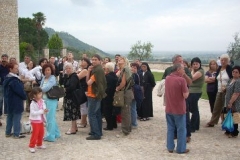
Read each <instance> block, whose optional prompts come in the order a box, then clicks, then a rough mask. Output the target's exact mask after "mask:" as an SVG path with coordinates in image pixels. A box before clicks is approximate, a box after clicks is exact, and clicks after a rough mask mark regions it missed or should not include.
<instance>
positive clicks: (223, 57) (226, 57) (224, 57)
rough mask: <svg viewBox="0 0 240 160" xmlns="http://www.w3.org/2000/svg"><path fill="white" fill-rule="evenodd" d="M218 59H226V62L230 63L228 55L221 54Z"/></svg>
mask: <svg viewBox="0 0 240 160" xmlns="http://www.w3.org/2000/svg"><path fill="white" fill-rule="evenodd" d="M220 59H227V60H228V62H229V61H230V57H229V55H228V54H222V55H221V56H220Z"/></svg>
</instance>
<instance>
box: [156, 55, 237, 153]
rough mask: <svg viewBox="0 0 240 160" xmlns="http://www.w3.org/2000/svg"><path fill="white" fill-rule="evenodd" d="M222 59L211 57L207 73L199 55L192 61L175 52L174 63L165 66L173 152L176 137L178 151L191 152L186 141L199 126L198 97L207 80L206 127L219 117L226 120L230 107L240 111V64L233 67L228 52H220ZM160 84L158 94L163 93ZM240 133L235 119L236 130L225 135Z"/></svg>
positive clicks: (168, 134)
mask: <svg viewBox="0 0 240 160" xmlns="http://www.w3.org/2000/svg"><path fill="white" fill-rule="evenodd" d="M219 61H220V64H218V63H217V61H215V60H211V61H210V62H209V69H208V70H207V71H206V73H205V72H204V70H203V68H202V66H201V65H202V64H201V60H200V59H199V58H198V57H195V58H193V59H192V60H191V62H190V65H189V63H188V62H186V61H184V60H183V58H182V56H181V55H175V56H174V57H173V59H172V62H173V66H171V67H169V68H167V69H166V70H165V72H164V74H163V77H162V78H163V80H162V82H161V83H160V87H161V88H163V86H164V87H165V93H164V94H165V95H164V105H166V120H167V149H168V151H169V152H170V153H172V152H173V150H174V148H175V144H174V139H177V148H176V151H177V153H187V152H189V149H187V148H186V143H187V142H190V141H191V134H192V133H194V132H196V131H198V130H199V129H200V114H199V106H198V101H199V99H200V97H201V95H202V87H203V84H204V83H207V88H206V91H207V95H208V99H209V105H210V112H211V113H212V117H211V120H210V121H209V122H208V123H207V124H206V127H214V125H216V124H217V123H218V121H219V118H220V117H221V120H222V122H223V120H224V116H223V115H224V113H226V112H227V111H228V110H229V109H231V110H232V112H233V113H234V112H238V113H239V112H240V110H239V109H240V108H239V102H240V97H239V95H240V88H239V85H240V66H234V67H231V65H230V58H229V56H228V55H227V54H223V55H221V57H220V58H219ZM163 84H164V85H163ZM161 88H160V89H159V95H162V93H161V92H162V91H161ZM173 100H174V101H173ZM190 115H191V117H190ZM238 133H239V131H238V124H237V123H234V130H233V131H232V132H229V131H226V132H225V135H226V136H227V137H229V138H232V137H237V136H238Z"/></svg>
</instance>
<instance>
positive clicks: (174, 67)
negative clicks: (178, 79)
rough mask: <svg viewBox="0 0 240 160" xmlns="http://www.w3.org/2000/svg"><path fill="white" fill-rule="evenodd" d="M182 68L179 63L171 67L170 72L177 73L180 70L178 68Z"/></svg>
mask: <svg viewBox="0 0 240 160" xmlns="http://www.w3.org/2000/svg"><path fill="white" fill-rule="evenodd" d="M182 67H183V64H181V63H176V64H174V65H173V67H172V72H175V71H177V70H178V69H180V68H182Z"/></svg>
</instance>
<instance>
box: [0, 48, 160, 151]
mask: <svg viewBox="0 0 240 160" xmlns="http://www.w3.org/2000/svg"><path fill="white" fill-rule="evenodd" d="M0 70H1V72H0V76H1V85H0V86H1V102H0V103H1V106H0V107H1V108H0V110H1V111H4V114H6V115H7V122H6V132H5V135H6V137H14V138H16V139H19V138H24V137H25V136H24V134H21V116H22V113H23V112H24V110H25V111H26V112H29V119H30V122H31V125H32V135H31V139H30V143H29V150H30V152H32V153H34V152H35V146H36V147H37V148H41V149H44V148H46V146H44V145H43V143H42V140H44V141H49V142H54V141H56V140H57V139H58V138H59V137H60V136H61V132H60V129H59V127H58V124H57V121H56V111H57V110H58V107H59V108H61V109H63V111H64V116H63V121H69V122H71V123H70V125H69V129H68V130H67V131H66V132H65V134H66V135H74V134H76V132H78V128H85V127H86V126H87V125H88V124H89V125H90V132H89V135H88V137H86V140H100V139H101V137H102V135H103V133H102V130H103V129H104V130H106V131H111V130H113V129H115V128H117V127H118V125H117V123H118V122H121V131H122V132H121V133H120V135H122V136H127V135H128V134H130V132H131V130H132V129H133V128H137V126H138V123H137V119H138V118H139V119H140V120H141V121H147V120H149V119H150V117H153V104H152V90H153V88H154V87H155V85H156V84H155V80H154V76H153V74H152V72H151V70H150V68H149V66H148V64H147V63H142V64H141V63H140V62H139V61H137V63H135V62H134V63H132V64H130V63H129V61H128V60H127V58H125V57H123V56H120V55H116V56H115V62H111V59H110V58H109V57H106V58H104V59H102V58H101V57H100V56H99V55H97V54H96V55H93V56H92V57H91V58H88V57H87V55H85V56H84V57H82V59H81V60H80V61H79V62H77V61H76V60H74V57H73V54H72V53H71V52H69V53H68V54H67V56H65V57H62V58H61V60H60V61H57V60H56V59H55V57H50V58H49V59H46V58H42V59H40V60H39V63H38V65H35V63H34V62H33V61H32V60H31V57H30V56H28V55H26V56H25V57H24V62H21V63H19V64H18V63H17V62H16V61H9V60H8V55H6V54H3V55H2V57H1V66H0ZM57 85H60V86H63V87H64V90H65V96H64V98H63V105H62V106H58V100H59V99H52V98H49V97H48V95H47V93H48V91H49V90H50V89H51V88H52V87H53V86H57ZM2 87H3V88H4V89H3V88H2ZM77 89H81V90H83V92H84V93H85V96H86V99H87V100H86V102H84V103H82V104H81V105H78V103H77V101H76V98H74V94H75V92H76V90H77ZM3 90H4V92H2V91H3ZM119 90H124V93H125V95H124V107H114V106H113V100H114V93H115V91H119ZM79 98H80V97H79ZM3 99H4V105H3ZM24 101H25V103H26V104H25V105H24ZM19 104H22V105H19ZM3 106H4V107H3ZM24 106H25V107H24ZM2 114H3V113H2V112H1V114H0V115H2ZM103 118H105V119H106V122H107V125H106V127H102V119H103ZM0 123H1V122H0ZM44 123H45V127H46V133H45V134H44V129H43V127H44ZM1 125H2V123H1ZM118 136H119V135H118ZM39 137H42V138H39Z"/></svg>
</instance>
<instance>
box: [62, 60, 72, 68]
mask: <svg viewBox="0 0 240 160" xmlns="http://www.w3.org/2000/svg"><path fill="white" fill-rule="evenodd" d="M67 67H70V68H72V69H73V65H72V63H68V62H66V63H65V64H64V69H66V68H67Z"/></svg>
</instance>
